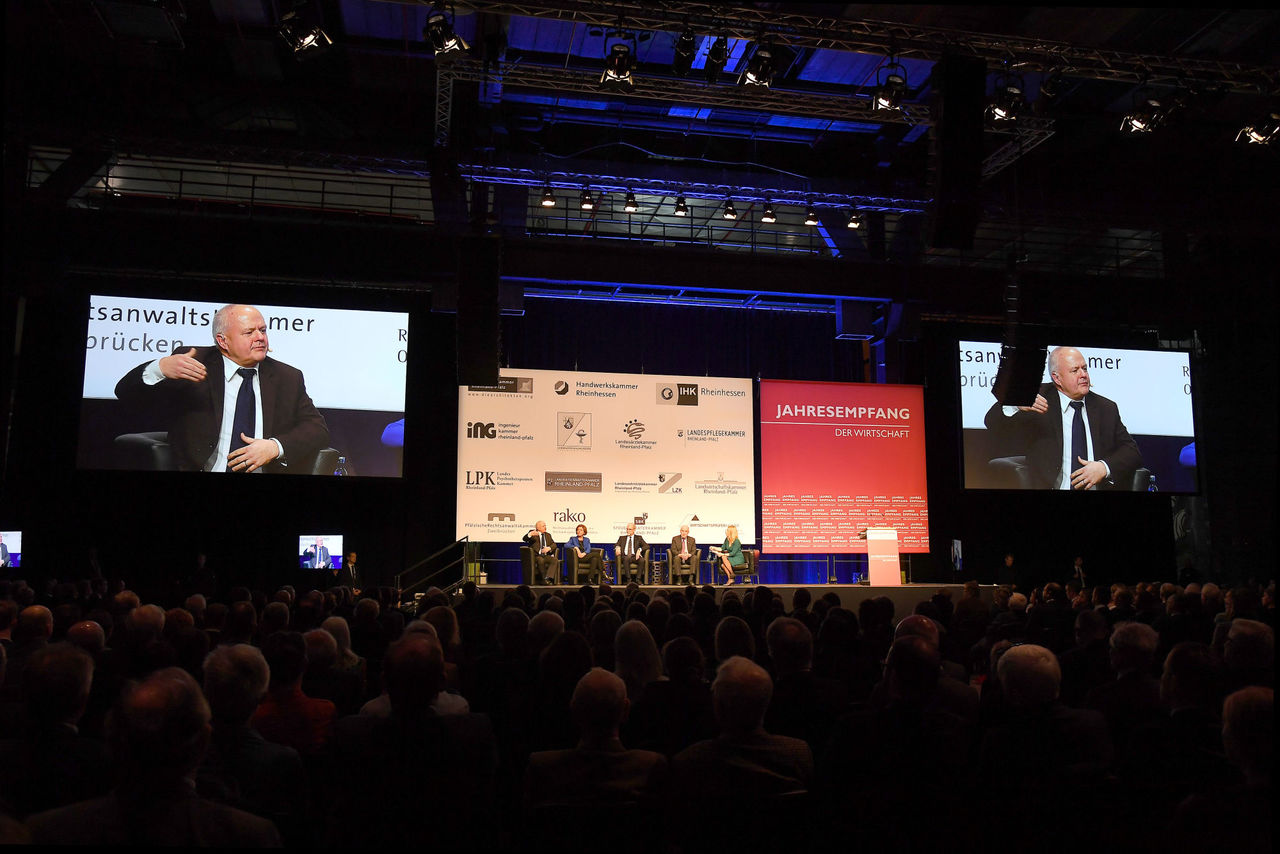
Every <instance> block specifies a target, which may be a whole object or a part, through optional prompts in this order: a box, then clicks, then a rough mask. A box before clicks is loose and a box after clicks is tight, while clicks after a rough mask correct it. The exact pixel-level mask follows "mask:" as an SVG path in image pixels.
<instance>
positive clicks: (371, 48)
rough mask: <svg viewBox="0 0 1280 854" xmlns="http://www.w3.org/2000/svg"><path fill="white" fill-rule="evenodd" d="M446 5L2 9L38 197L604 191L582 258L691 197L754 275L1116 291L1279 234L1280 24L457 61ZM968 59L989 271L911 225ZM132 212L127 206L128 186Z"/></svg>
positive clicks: (882, 30) (833, 39)
mask: <svg viewBox="0 0 1280 854" xmlns="http://www.w3.org/2000/svg"><path fill="white" fill-rule="evenodd" d="M295 8H296V10H297V12H298V14H299V15H300V16H301V18H302V19H304V20H306V21H307V22H308V23H314V24H317V25H319V26H322V27H323V29H324V31H325V32H326V33H327V34H328V36H329V37H330V38H331V39H332V41H333V46H332V47H331V48H329V49H328V50H326V51H323V52H321V53H318V54H317V55H315V56H313V57H311V56H308V55H306V54H300V55H296V56H295V55H293V54H292V53H291V52H290V51H289V50H288V49H287V48H286V46H285V44H284V42H283V41H282V39H281V38H280V37H279V35H278V33H277V28H278V26H279V23H280V21H281V19H282V18H283V16H284V15H285V14H286V13H287V12H289V11H290V10H291V9H295ZM431 8H432V7H431V5H430V4H424V3H419V2H406V0H305V2H296V3H295V2H292V0H184V2H182V3H178V2H164V0H94V2H84V1H83V0H41V2H23V3H7V4H5V13H6V36H5V39H6V58H5V62H6V71H7V74H6V99H5V104H6V106H5V133H6V152H7V153H6V158H9V159H12V158H13V157H14V156H17V155H19V153H20V156H22V157H23V158H24V159H25V158H26V157H27V156H28V155H30V156H32V157H33V158H34V160H33V165H32V167H31V170H30V171H29V173H28V181H27V184H28V186H30V185H34V184H39V183H45V181H46V178H47V176H51V175H52V176H54V179H53V180H52V181H50V182H49V183H48V184H47V185H46V186H45V187H44V189H45V190H46V191H47V192H46V193H45V195H47V196H53V197H55V198H57V199H62V200H67V201H68V202H73V201H74V199H76V198H77V197H78V196H80V197H83V196H84V194H85V192H86V189H88V190H90V191H92V190H93V189H94V187H95V186H98V184H95V182H99V183H101V182H102V181H103V180H105V181H107V182H109V181H110V178H111V171H110V170H111V169H112V168H116V169H117V170H118V169H119V167H120V165H121V164H122V163H124V162H125V161H130V158H132V161H130V162H133V163H134V164H135V167H136V165H137V163H138V162H139V160H140V159H146V158H152V160H151V161H150V162H151V163H152V167H153V168H154V169H155V170H160V169H161V167H160V166H157V165H155V163H156V162H158V161H157V159H165V158H167V159H168V160H177V159H182V160H183V161H184V162H186V163H188V164H190V163H191V162H197V163H204V164H216V163H228V162H234V163H236V164H241V165H244V164H250V165H252V164H261V165H263V166H264V167H266V166H271V167H275V168H285V167H288V168H311V169H319V168H323V169H328V170H335V171H336V172H338V173H349V174H351V175H359V174H375V173H376V174H381V175H383V176H386V175H392V176H401V177H403V178H404V179H405V180H406V181H410V180H413V179H415V178H421V179H424V180H425V181H426V183H427V184H429V185H430V191H429V195H430V197H431V203H430V204H429V205H427V206H426V207H424V208H423V209H422V212H420V213H419V214H416V216H417V218H418V219H419V220H420V221H423V222H429V223H430V222H434V223H440V222H444V221H447V220H448V218H449V216H451V215H457V213H456V211H457V209H459V208H462V209H465V207H466V205H467V201H466V200H465V197H466V196H467V193H468V190H471V191H472V192H471V194H470V195H471V196H472V197H473V198H472V199H471V204H472V206H473V210H474V205H475V200H474V195H475V193H474V190H475V188H476V187H477V186H483V185H490V186H493V185H496V186H499V187H503V186H505V187H507V188H511V187H516V188H519V189H518V190H517V191H515V192H516V193H517V194H518V197H513V196H512V195H511V192H512V191H511V190H510V189H508V190H507V191H505V192H506V196H505V198H507V199H508V201H510V200H511V199H512V198H517V201H516V202H515V203H513V204H517V203H518V206H519V207H520V208H521V210H518V211H516V213H514V214H511V213H508V214H505V215H504V221H509V222H510V223H514V224H516V225H517V226H520V227H525V228H526V230H527V231H528V232H529V233H530V234H532V233H534V232H536V231H537V228H538V223H539V222H540V221H539V220H536V219H535V218H534V213H530V214H528V218H527V219H526V215H525V213H523V212H522V211H523V210H524V209H529V208H531V209H532V210H533V211H534V212H535V213H536V199H533V201H529V200H530V199H531V198H533V197H534V196H536V195H537V193H538V190H539V185H542V184H544V183H546V184H554V185H555V187H556V189H557V191H558V192H559V193H560V195H561V196H566V195H567V193H566V192H565V191H566V190H567V189H569V188H573V189H572V190H571V191H572V192H573V193H574V198H575V200H576V192H577V189H576V188H577V186H578V185H579V184H581V185H584V186H586V185H590V186H594V187H597V188H601V189H602V191H603V192H604V193H605V195H606V196H607V197H608V198H609V200H610V203H609V205H608V206H607V207H606V208H605V209H604V210H603V211H598V212H596V213H593V214H592V215H591V217H590V218H589V220H587V219H583V220H580V219H576V218H573V219H571V217H570V215H569V213H568V212H566V213H565V216H564V224H563V232H564V233H565V234H568V233H570V232H571V231H572V230H574V229H579V228H580V229H581V230H582V231H584V232H585V231H588V230H590V231H591V232H592V233H596V231H597V230H598V231H599V233H602V234H610V235H612V236H615V237H618V238H619V239H632V238H634V237H635V236H636V235H637V233H639V234H640V235H641V236H642V237H643V239H645V240H646V241H650V242H652V241H653V239H654V237H653V234H654V232H653V230H652V229H654V228H658V227H659V226H660V227H661V229H662V231H661V240H667V239H669V234H670V231H671V229H678V228H680V227H682V225H683V221H682V220H673V219H671V217H670V210H671V205H672V204H673V202H674V196H675V195H676V194H677V193H688V195H690V197H691V199H690V200H691V201H694V198H693V197H698V198H699V199H700V200H701V207H700V208H699V209H698V210H699V211H700V213H701V215H702V216H703V217H704V220H703V224H704V225H705V239H704V236H703V233H702V232H701V231H699V232H697V234H698V239H699V240H704V242H707V243H710V244H711V245H713V246H717V247H721V248H731V249H741V248H744V247H745V248H750V249H751V250H752V251H755V250H756V249H757V248H758V246H760V245H764V244H766V243H768V241H767V240H765V239H764V238H763V237H762V236H761V235H765V234H771V235H772V241H773V246H774V248H788V249H792V250H799V251H812V252H815V253H818V254H827V255H835V256H847V257H851V258H855V259H859V258H861V259H867V258H869V259H871V260H906V261H909V262H919V263H924V264H943V265H948V264H950V265H960V266H987V267H991V268H999V267H1003V265H1004V264H1005V263H1007V259H1008V258H1009V256H1010V255H1011V254H1013V255H1017V256H1019V257H1021V258H1024V259H1028V260H1029V261H1031V262H1032V263H1040V264H1041V265H1042V266H1043V268H1044V269H1060V270H1075V271H1077V272H1098V271H1103V272H1106V273H1109V274H1111V275H1118V276H1122V275H1136V276H1145V277H1161V276H1164V275H1166V274H1167V270H1166V269H1165V260H1164V259H1165V252H1166V249H1167V246H1168V243H1169V240H1170V235H1176V238H1177V240H1178V241H1180V242H1181V244H1182V251H1185V250H1186V246H1187V244H1188V243H1189V244H1190V245H1191V246H1194V244H1195V241H1196V240H1197V239H1199V238H1200V236H1202V235H1204V234H1208V233H1213V232H1215V231H1224V230H1229V231H1233V232H1237V233H1238V232H1244V233H1251V234H1258V235H1266V234H1271V233H1274V230H1275V226H1276V222H1275V214H1274V208H1275V205H1274V188H1275V186H1276V181H1275V179H1276V177H1277V169H1276V163H1277V156H1276V155H1277V152H1276V149H1275V146H1273V145H1272V146H1268V145H1246V144H1243V143H1240V142H1237V141H1236V136H1237V135H1238V133H1239V131H1240V129H1241V128H1242V127H1243V126H1244V125H1246V124H1249V123H1252V122H1257V121H1259V120H1260V117H1265V116H1266V115H1267V113H1268V112H1269V111H1270V110H1273V109H1275V108H1276V105H1277V93H1278V92H1280V59H1278V57H1277V45H1280V12H1276V11H1274V10H1262V9H1251V10H1238V9H1237V10H1221V9H1148V8H1142V9H1138V8H1089V7H1083V8H1082V7H1024V8H1018V7H1007V6H899V5H883V6H882V5H840V4H801V3H759V4H752V5H747V6H729V5H720V4H698V3H688V4H682V3H639V2H618V3H608V2H600V3H594V2H573V0H564V1H563V2H558V3H557V2H551V1H550V0H549V2H529V3H504V2H476V3H471V4H462V3H458V4H456V6H452V7H445V8H446V10H447V11H448V12H449V13H450V14H451V15H452V21H453V26H454V27H455V29H456V31H457V32H458V33H459V34H460V35H462V36H463V38H464V39H465V40H466V41H467V42H468V43H469V44H470V46H471V49H470V51H468V52H467V53H466V54H463V55H451V56H450V57H447V58H436V57H433V54H432V50H431V49H430V47H429V46H428V45H427V44H425V43H424V40H423V26H424V24H425V23H426V21H427V18H428V14H429V12H430V10H431ZM686 27H688V28H690V29H692V30H693V31H694V32H695V34H696V38H697V46H698V47H697V53H696V56H695V59H694V63H693V66H694V67H693V71H692V72H691V73H690V75H689V76H688V77H687V78H685V79H680V78H678V77H677V76H675V75H674V74H673V72H672V68H671V63H672V59H673V56H674V46H675V43H676V39H677V38H678V36H679V35H680V33H681V32H682V31H683V30H684V29H685V28H686ZM717 34H724V35H726V36H727V37H728V45H729V57H728V62H727V63H726V67H725V70H724V72H723V73H722V74H721V76H720V78H719V80H718V81H717V82H716V83H715V84H709V83H707V82H705V80H704V73H705V72H704V70H703V67H704V65H705V62H706V53H707V50H708V48H709V47H710V46H711V43H712V41H713V38H714V36H715V35H717ZM761 39H768V40H771V41H772V44H773V48H774V53H775V56H776V60H777V62H776V65H777V75H776V77H775V78H774V80H773V84H772V87H771V88H770V89H768V90H763V89H760V88H758V87H748V86H738V85H735V81H737V79H738V78H739V75H740V73H741V72H742V71H743V70H744V69H745V67H746V65H747V62H748V60H749V59H750V56H751V53H752V50H753V47H752V43H753V42H758V41H759V40H761ZM618 41H623V42H626V43H628V44H629V45H630V46H632V47H633V48H634V49H635V56H636V59H637V60H638V63H637V66H636V70H635V75H636V83H635V87H634V91H633V92H629V93H619V92H612V91H610V92H606V91H601V90H600V88H599V86H598V81H599V75H600V72H601V68H602V63H603V57H604V55H605V53H606V52H607V50H608V48H609V46H610V45H611V44H613V43H616V42H618ZM944 57H961V58H970V59H975V60H978V61H980V62H981V64H983V65H985V68H986V95H988V96H989V95H991V94H992V93H993V92H994V91H995V88H996V86H997V82H998V81H999V80H1000V79H1001V75H1016V77H1017V79H1018V80H1019V81H1020V84H1021V86H1022V88H1023V90H1024V91H1025V93H1026V96H1027V99H1028V102H1029V103H1028V107H1027V111H1026V113H1025V116H1024V118H1023V119H1022V121H1021V122H1020V124H1019V125H1018V126H1015V127H1014V128H1013V129H1012V130H1011V129H1008V128H1004V129H999V130H991V129H989V130H987V131H986V132H984V133H983V134H982V139H981V150H980V152H978V153H977V156H979V157H981V158H982V172H983V178H982V182H981V184H980V186H978V187H977V189H976V190H975V191H974V192H973V193H972V194H971V195H972V196H973V199H972V201H973V203H974V204H975V205H976V210H977V216H978V224H977V227H976V229H975V230H974V235H973V245H972V247H969V246H964V247H962V248H956V247H955V246H948V244H947V243H946V242H945V241H935V240H932V239H930V231H929V228H928V226H927V225H919V224H913V219H912V217H913V215H915V214H917V213H927V214H928V215H930V216H934V215H936V214H937V210H936V209H935V208H936V199H937V196H938V180H939V178H938V171H937V170H938V165H939V160H938V158H939V154H938V140H939V133H938V131H939V121H938V119H937V115H938V114H937V112H936V110H937V106H938V103H939V89H940V87H939V86H938V82H939V81H938V75H937V74H935V72H936V71H937V69H938V68H939V62H940V61H942V60H943V59H944ZM894 61H897V62H898V63H899V64H900V66H901V71H902V73H903V74H904V76H905V77H906V80H907V86H906V96H905V100H904V103H903V105H902V107H901V109H899V110H893V111H888V112H877V111H875V110H873V109H871V107H870V99H871V95H872V91H873V89H874V88H875V86H876V85H877V83H878V82H880V81H882V80H883V77H884V76H885V74H886V68H887V66H888V64H889V63H891V62H894ZM1175 96H1177V97H1178V98H1181V99H1182V100H1183V101H1184V102H1185V105H1184V107H1183V109H1182V111H1181V114H1180V115H1178V116H1176V117H1175V118H1174V119H1171V120H1170V122H1169V124H1168V125H1166V126H1165V127H1162V128H1160V129H1159V130H1158V131H1157V132H1155V133H1151V134H1126V133H1122V132H1121V130H1120V126H1121V119H1122V118H1123V117H1124V115H1125V114H1126V113H1128V112H1129V111H1131V109H1132V108H1133V106H1134V104H1135V103H1138V102H1140V101H1142V100H1144V99H1145V98H1147V97H1155V98H1157V99H1158V100H1161V101H1163V102H1165V103H1168V102H1169V101H1170V100H1171V99H1173V98H1174V97H1175ZM76 156H78V157H79V158H80V160H79V161H77V160H76ZM37 160H38V161H40V162H39V163H36V161H37ZM168 160H167V161H166V162H168ZM77 162H78V163H79V165H78V168H77ZM442 164H443V165H442ZM137 168H141V167H137ZM459 170H461V177H460V178H459V176H458V171H459ZM157 174H159V173H157ZM444 175H449V176H452V178H451V181H450V182H445V181H444V180H443V179H442V176H444ZM104 176H105V178H104ZM170 183H172V182H170ZM68 184H69V186H68ZM103 186H105V184H104V185H103ZM633 186H634V187H635V189H636V191H637V193H638V194H640V195H641V203H642V205H643V206H646V212H647V214H648V216H647V217H646V221H645V224H644V228H642V229H641V231H640V232H637V231H636V230H635V228H634V223H633V221H632V220H633V219H634V217H630V218H627V221H626V228H625V231H624V230H623V229H622V227H621V226H620V225H619V223H620V222H622V218H621V216H620V214H619V215H616V216H615V215H613V214H611V213H610V212H615V213H616V211H618V210H619V209H620V206H621V196H622V194H623V192H624V191H625V190H626V189H630V188H632V187H633ZM726 188H738V189H739V190H740V192H741V194H742V196H741V197H742V198H745V199H747V210H748V211H749V213H748V214H747V216H746V217H744V219H746V218H751V217H756V216H758V215H759V212H760V210H761V209H762V203H763V201H764V200H765V199H775V200H781V202H782V204H783V205H785V206H786V209H787V213H786V214H785V215H784V216H782V217H780V220H781V221H780V224H779V225H778V226H777V227H776V228H775V229H772V230H770V231H768V232H764V231H761V232H757V231H756V230H755V228H756V226H754V225H753V226H752V231H751V233H750V235H749V241H748V237H741V235H739V234H738V232H736V231H734V230H732V229H730V230H728V231H725V232H724V234H723V235H717V233H716V232H715V230H714V229H713V227H712V226H713V225H714V222H713V219H714V218H715V217H717V215H718V212H719V206H720V205H721V203H722V202H723V201H724V199H725V198H727V197H728V196H729V195H730V193H729V192H728V191H727V190H726ZM112 189H114V191H115V192H123V193H125V194H126V195H128V194H129V193H130V192H131V187H130V185H128V184H126V183H124V182H123V181H121V180H119V179H118V177H117V181H116V184H115V186H114V188H112ZM601 189H598V190H597V192H600V191H601ZM190 193H191V190H190V188H189V186H188V187H187V189H186V190H179V191H178V194H179V195H183V197H186V196H187V195H189V194H190ZM165 194H166V195H167V196H169V197H171V198H172V197H173V196H174V195H175V192H174V191H173V190H172V189H168V190H167V191H166V193H165ZM450 194H453V196H455V197H456V196H458V194H462V198H461V200H459V199H458V198H455V199H453V200H450V198H449V195H450ZM139 195H146V194H144V193H139ZM501 197H503V194H502V193H501V192H499V193H497V194H496V195H495V196H494V198H495V200H497V199H499V198H501ZM561 202H562V206H563V207H565V208H569V207H574V208H576V205H568V204H564V203H563V199H561ZM806 202H808V203H810V204H813V203H816V204H817V206H818V207H819V208H820V213H821V214H822V217H821V219H822V222H821V226H820V227H819V228H817V230H816V232H815V230H814V229H812V228H810V229H809V230H808V231H806V227H805V226H804V225H803V224H802V223H801V222H800V220H801V219H803V217H802V214H803V212H804V205H805V203H806ZM495 205H496V201H495ZM855 210H858V211H863V212H865V213H867V214H868V216H869V217H870V224H871V225H872V226H873V231H874V229H881V230H882V231H881V233H880V236H879V238H878V240H879V241H880V243H881V244H884V245H883V246H881V245H879V244H877V243H876V239H873V237H872V236H867V237H866V238H865V239H863V238H861V237H858V238H856V239H855V237H853V236H852V233H849V234H846V233H844V229H843V228H842V227H841V226H843V224H844V222H845V220H846V219H847V217H848V215H849V214H850V212H852V211H855ZM451 211H453V213H450V212H451ZM464 215H465V213H464ZM576 216H577V214H576V211H575V213H574V217H576ZM877 217H878V218H877ZM553 227H556V226H553V225H548V226H547V228H548V230H550V229H552V228H553ZM611 229H612V231H611ZM862 234H867V232H862ZM886 246H887V248H886ZM895 246H896V247H897V249H896V250H895V248H894V247H895Z"/></svg>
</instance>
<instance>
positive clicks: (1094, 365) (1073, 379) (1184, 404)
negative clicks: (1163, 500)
mask: <svg viewBox="0 0 1280 854" xmlns="http://www.w3.org/2000/svg"><path fill="white" fill-rule="evenodd" d="M959 345H960V346H959V369H960V370H959V373H960V409H961V420H962V422H963V426H964V485H965V486H966V487H967V488H970V489H1064V490H1065V489H1075V490H1078V491H1139V492H1178V493H1194V492H1196V491H1197V489H1198V487H1199V479H1198V477H1197V471H1196V432H1195V419H1194V416H1193V407H1192V397H1191V359H1190V355H1189V354H1188V353H1186V352H1183V351H1176V350H1122V349H1117V348H1114V347H1074V346H1067V345H1056V344H1055V345H1050V346H1049V348H1048V350H1047V359H1046V364H1045V366H1044V373H1043V375H1042V377H1041V381H1040V386H1039V388H1038V389H1037V394H1036V396H1035V397H1034V402H1033V403H1032V405H1030V406H1024V407H1017V406H1003V405H1001V404H1000V403H999V402H998V401H997V400H996V398H995V395H994V393H993V391H992V389H993V387H994V384H995V378H996V373H997V370H998V369H999V366H1000V345H999V344H997V343H993V342H987V341H961V342H959ZM1073 402H1076V403H1079V404H1080V406H1078V407H1077V406H1073V405H1072V404H1073ZM1077 410H1078V413H1077Z"/></svg>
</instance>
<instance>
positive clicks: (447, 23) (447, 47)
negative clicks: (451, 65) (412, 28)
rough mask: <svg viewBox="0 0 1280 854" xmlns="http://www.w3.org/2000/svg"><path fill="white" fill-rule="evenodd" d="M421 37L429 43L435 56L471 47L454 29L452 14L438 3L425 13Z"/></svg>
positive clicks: (458, 51) (459, 51)
mask: <svg viewBox="0 0 1280 854" xmlns="http://www.w3.org/2000/svg"><path fill="white" fill-rule="evenodd" d="M422 39H423V41H425V42H426V43H427V44H429V45H431V48H432V49H433V50H434V51H435V53H436V56H441V55H443V54H447V53H461V52H462V51H464V50H469V49H470V47H471V45H469V44H467V43H466V41H465V40H464V39H463V38H462V36H460V35H458V34H457V32H455V31H454V29H453V15H452V14H450V13H449V12H447V11H446V10H445V7H444V6H441V5H439V4H437V5H435V6H432V7H431V11H430V12H428V13H427V25H426V26H425V27H423V28H422Z"/></svg>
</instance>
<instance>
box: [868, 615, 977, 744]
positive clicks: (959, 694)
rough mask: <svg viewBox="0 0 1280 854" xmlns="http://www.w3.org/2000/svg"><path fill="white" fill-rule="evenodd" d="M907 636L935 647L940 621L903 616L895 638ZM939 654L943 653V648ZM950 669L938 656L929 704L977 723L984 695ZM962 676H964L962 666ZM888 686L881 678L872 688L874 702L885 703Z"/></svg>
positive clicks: (877, 705)
mask: <svg viewBox="0 0 1280 854" xmlns="http://www.w3.org/2000/svg"><path fill="white" fill-rule="evenodd" d="M904 637H918V638H920V639H922V640H923V641H924V642H925V643H927V644H929V646H931V647H933V648H934V649H935V650H938V649H939V646H938V627H937V624H936V623H935V622H934V621H933V620H931V619H929V618H928V617H925V616H921V615H920V614H912V615H911V616H909V617H903V618H902V621H901V622H900V623H898V626H897V628H896V629H894V640H898V639H900V638H904ZM939 655H941V652H940V651H939ZM956 669H960V668H956ZM949 670H950V668H948V667H947V662H943V661H942V660H941V658H939V674H938V679H937V680H936V682H935V683H934V687H933V695H932V697H931V698H930V701H929V702H930V705H931V707H933V708H937V709H940V710H944V711H948V712H950V713H951V714H953V715H955V716H957V717H959V718H961V719H962V720H964V721H967V722H969V723H974V722H976V721H977V719H978V710H979V707H980V704H981V697H980V696H979V695H978V692H976V691H974V690H973V688H971V687H969V684H968V683H967V682H966V681H964V680H963V679H961V678H958V676H957V675H956V674H955V673H953V672H949ZM959 676H963V670H962V669H961V672H960V674H959ZM886 688H887V682H886V681H885V680H883V679H882V680H881V681H880V683H879V684H877V685H876V686H875V688H873V689H872V691H871V700H870V703H871V705H872V706H876V707H881V706H883V705H884V703H885V702H886V694H885V691H886Z"/></svg>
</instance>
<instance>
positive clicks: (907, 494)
mask: <svg viewBox="0 0 1280 854" xmlns="http://www.w3.org/2000/svg"><path fill="white" fill-rule="evenodd" d="M760 485H761V511H760V512H761V523H762V525H761V529H760V534H761V543H762V545H763V546H764V548H765V549H766V550H768V551H772V552H783V553H793V554H806V553H846V552H866V550H867V543H866V540H864V539H861V538H860V534H861V533H862V532H863V531H864V530H866V528H867V527H869V526H871V527H884V526H887V527H892V528H896V529H897V531H898V547H899V550H900V551H901V552H927V551H929V503H928V489H927V485H926V480H925V463H924V389H923V388H922V387H920V386H908V385H881V384H875V383H814V382H791V381H786V380H763V381H761V383H760Z"/></svg>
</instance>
